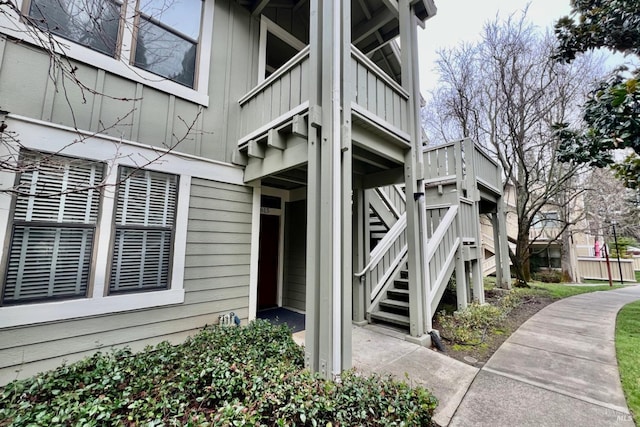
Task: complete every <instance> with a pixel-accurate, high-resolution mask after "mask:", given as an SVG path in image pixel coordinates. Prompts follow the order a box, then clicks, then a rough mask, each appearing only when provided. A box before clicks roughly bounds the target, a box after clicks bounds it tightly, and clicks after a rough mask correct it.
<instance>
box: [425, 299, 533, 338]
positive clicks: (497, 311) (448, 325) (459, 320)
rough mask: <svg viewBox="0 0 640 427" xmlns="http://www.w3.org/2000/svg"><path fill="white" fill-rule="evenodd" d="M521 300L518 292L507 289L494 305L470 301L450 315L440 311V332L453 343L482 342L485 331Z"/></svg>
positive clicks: (494, 325) (499, 320)
mask: <svg viewBox="0 0 640 427" xmlns="http://www.w3.org/2000/svg"><path fill="white" fill-rule="evenodd" d="M521 302H522V298H521V296H520V294H519V293H518V292H516V291H509V292H505V294H504V295H503V296H502V297H501V298H500V299H499V300H498V302H497V303H496V304H495V305H491V304H482V305H481V304H478V303H472V304H470V305H469V306H468V307H467V308H465V309H464V310H460V311H457V312H455V313H453V314H452V315H450V314H447V313H445V312H440V313H438V315H437V322H438V324H439V325H440V328H441V331H440V333H441V334H442V336H443V337H444V338H446V339H447V340H449V341H451V342H452V343H454V344H462V345H479V344H482V343H483V342H484V339H485V336H486V334H487V331H489V330H491V329H493V328H495V327H496V326H498V325H499V323H500V322H501V321H502V320H503V319H504V318H505V317H506V315H507V314H509V312H510V311H511V310H513V309H514V308H515V307H517V306H518V305H520V304H521Z"/></svg>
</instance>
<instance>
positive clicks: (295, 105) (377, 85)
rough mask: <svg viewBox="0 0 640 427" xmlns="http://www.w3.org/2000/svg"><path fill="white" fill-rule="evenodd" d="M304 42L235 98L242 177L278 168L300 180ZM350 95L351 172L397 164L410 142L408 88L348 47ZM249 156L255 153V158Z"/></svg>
mask: <svg viewBox="0 0 640 427" xmlns="http://www.w3.org/2000/svg"><path fill="white" fill-rule="evenodd" d="M309 53H310V49H309V46H306V47H305V48H304V49H303V50H302V51H300V52H299V53H298V54H297V55H295V56H294V57H292V58H291V59H290V60H289V61H288V62H287V63H285V64H284V65H283V66H282V67H280V68H279V69H277V70H276V71H275V72H274V73H273V74H271V75H270V76H269V77H268V78H266V79H265V80H264V81H263V82H261V83H260V84H258V85H257V86H256V87H255V88H253V89H252V90H251V91H250V92H249V93H247V94H246V95H245V96H243V97H242V98H241V99H240V100H239V104H240V135H241V137H240V139H239V140H238V153H239V159H240V160H241V162H239V163H243V164H245V165H246V166H247V168H246V170H245V180H246V181H250V180H252V179H257V178H264V177H265V176H267V175H270V174H274V173H278V172H279V171H283V173H285V175H286V171H291V170H294V171H296V172H294V173H293V175H292V174H291V173H289V174H288V175H286V176H285V175H281V176H280V178H283V179H282V180H283V181H284V180H289V181H291V180H292V179H293V180H296V179H297V180H300V179H301V178H302V177H301V173H304V163H305V162H306V140H307V133H308V120H309V115H310V114H314V112H313V107H312V106H311V105H310V102H309V89H310V87H312V85H313V84H315V83H314V82H311V81H310V69H309V68H310V61H309ZM349 69H350V71H351V79H350V82H351V84H350V88H349V89H348V90H349V91H350V97H351V99H352V103H351V111H352V139H353V158H354V173H360V174H363V175H365V174H369V173H375V172H379V171H384V170H389V169H394V168H398V167H399V166H401V165H402V163H403V162H404V153H405V152H406V150H408V149H409V148H410V147H411V145H410V135H409V123H410V120H409V94H408V93H407V92H406V91H405V90H404V89H403V88H402V86H400V85H399V84H398V83H397V82H396V81H395V80H394V79H393V78H391V77H390V76H389V75H388V74H386V73H385V72H384V71H383V70H381V69H380V68H379V67H378V66H377V65H376V64H375V63H374V62H373V61H371V60H370V59H369V58H368V57H367V56H365V55H364V54H363V53H362V52H360V51H359V50H358V49H357V48H356V47H355V46H352V47H351V63H350V67H349ZM252 159H259V164H257V163H256V162H255V161H252Z"/></svg>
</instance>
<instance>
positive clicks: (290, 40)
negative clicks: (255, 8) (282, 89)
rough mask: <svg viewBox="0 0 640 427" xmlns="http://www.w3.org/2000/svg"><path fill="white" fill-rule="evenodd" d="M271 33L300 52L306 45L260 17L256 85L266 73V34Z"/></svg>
mask: <svg viewBox="0 0 640 427" xmlns="http://www.w3.org/2000/svg"><path fill="white" fill-rule="evenodd" d="M268 33H271V34H273V35H274V36H276V37H278V38H279V39H280V40H282V41H283V42H285V43H286V44H288V45H289V46H291V47H292V48H294V49H296V50H297V51H298V52H300V51H301V50H302V49H304V48H305V47H306V45H305V44H304V43H303V42H302V41H300V40H299V39H298V38H296V37H295V36H294V35H293V34H291V33H290V32H288V31H287V30H285V29H284V28H282V27H281V26H280V25H278V24H276V23H275V22H273V21H272V20H270V19H269V18H267V17H266V16H264V15H261V17H260V42H259V43H260V44H259V49H258V83H262V82H263V81H264V80H265V79H266V77H265V74H266V72H267V34H268Z"/></svg>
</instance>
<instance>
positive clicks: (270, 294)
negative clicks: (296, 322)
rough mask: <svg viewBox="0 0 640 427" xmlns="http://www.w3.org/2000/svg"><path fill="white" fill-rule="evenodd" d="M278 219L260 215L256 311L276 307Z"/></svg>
mask: <svg viewBox="0 0 640 427" xmlns="http://www.w3.org/2000/svg"><path fill="white" fill-rule="evenodd" d="M279 240H280V217H279V216H276V215H265V214H261V215H260V240H259V243H258V310H264V309H266V308H272V307H277V306H278V266H279V259H278V258H279V257H278V252H279Z"/></svg>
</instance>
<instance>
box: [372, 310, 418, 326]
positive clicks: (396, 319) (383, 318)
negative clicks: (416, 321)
mask: <svg viewBox="0 0 640 427" xmlns="http://www.w3.org/2000/svg"><path fill="white" fill-rule="evenodd" d="M371 319H372V320H376V321H380V322H386V323H393V324H394V325H400V326H404V327H409V316H404V315H402V314H394V313H387V312H384V311H376V312H375V313H371Z"/></svg>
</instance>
